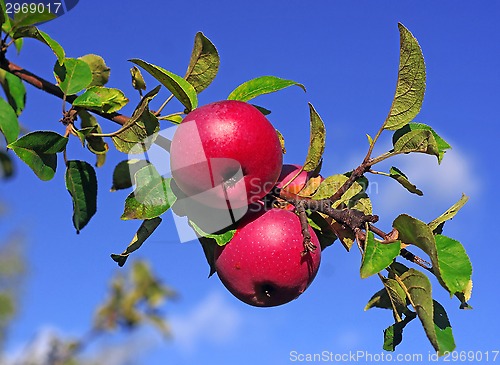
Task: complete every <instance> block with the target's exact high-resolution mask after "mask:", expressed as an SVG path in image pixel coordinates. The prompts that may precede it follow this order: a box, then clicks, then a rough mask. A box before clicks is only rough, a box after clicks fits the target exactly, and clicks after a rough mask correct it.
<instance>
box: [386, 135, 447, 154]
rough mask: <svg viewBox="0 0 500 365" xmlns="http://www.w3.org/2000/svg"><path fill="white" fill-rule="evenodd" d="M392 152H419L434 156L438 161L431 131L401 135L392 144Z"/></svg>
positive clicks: (437, 149)
mask: <svg viewBox="0 0 500 365" xmlns="http://www.w3.org/2000/svg"><path fill="white" fill-rule="evenodd" d="M394 152H398V153H410V152H419V153H426V154H428V155H434V156H436V157H437V158H438V160H439V148H438V145H437V142H436V139H435V138H434V135H433V134H432V132H431V131H427V130H423V129H416V130H413V131H410V132H408V133H405V134H403V135H402V136H401V137H400V138H399V139H398V140H397V141H396V142H395V143H394Z"/></svg>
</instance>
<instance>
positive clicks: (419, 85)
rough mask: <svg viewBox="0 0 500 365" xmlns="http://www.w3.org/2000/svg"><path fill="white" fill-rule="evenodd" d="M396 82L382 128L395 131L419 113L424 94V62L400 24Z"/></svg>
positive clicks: (415, 43)
mask: <svg viewBox="0 0 500 365" xmlns="http://www.w3.org/2000/svg"><path fill="white" fill-rule="evenodd" d="M398 27H399V33H400V55H399V71H398V81H397V85H396V93H395V95H394V100H393V102H392V106H391V110H390V112H389V115H388V116H387V118H386V120H385V122H384V128H385V129H389V130H396V129H399V128H401V127H402V126H404V125H405V124H407V123H409V122H410V121H411V120H413V118H415V116H416V115H417V114H418V113H419V112H420V108H421V107H422V102H423V100H424V94H425V62H424V57H423V55H422V50H421V49H420V46H419V44H418V42H417V40H416V39H415V37H414V36H413V35H412V34H411V33H410V31H409V30H408V29H406V28H405V27H404V26H403V25H402V24H401V23H399V24H398Z"/></svg>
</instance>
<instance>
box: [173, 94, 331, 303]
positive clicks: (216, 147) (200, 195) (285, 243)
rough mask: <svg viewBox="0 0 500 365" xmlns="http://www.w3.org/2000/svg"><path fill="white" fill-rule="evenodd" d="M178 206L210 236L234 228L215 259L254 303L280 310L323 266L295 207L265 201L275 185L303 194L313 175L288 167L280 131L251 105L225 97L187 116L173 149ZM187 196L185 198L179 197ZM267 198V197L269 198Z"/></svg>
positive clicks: (226, 278)
mask: <svg viewBox="0 0 500 365" xmlns="http://www.w3.org/2000/svg"><path fill="white" fill-rule="evenodd" d="M170 156H171V157H170V158H171V160H170V164H171V170H172V177H173V180H174V182H175V186H176V190H178V194H177V193H176V195H178V201H179V200H180V201H181V202H180V203H179V204H178V203H176V205H178V207H177V209H179V206H182V208H181V209H183V210H184V211H183V214H185V215H187V216H188V217H189V218H190V219H192V220H193V221H196V224H197V225H198V226H199V227H200V228H201V229H202V230H203V231H204V232H209V233H217V232H221V231H224V229H226V230H227V229H228V228H229V227H233V228H234V229H235V230H236V231H235V233H234V236H233V237H232V239H231V240H230V241H229V242H227V243H226V244H225V245H222V246H219V245H218V246H216V247H215V250H214V257H213V262H214V265H215V270H216V272H217V274H218V276H219V278H220V280H221V281H222V283H223V284H224V286H225V287H226V288H227V289H228V290H229V291H230V292H231V293H232V294H233V295H234V296H235V297H237V298H238V299H240V300H242V301H243V302H245V303H248V304H250V305H254V306H262V307H264V306H277V305H281V304H284V303H287V302H290V301H291V300H293V299H296V298H297V297H298V296H299V295H301V294H302V293H303V292H304V291H305V290H306V288H307V287H308V286H309V285H310V284H311V282H312V281H313V279H314V277H315V276H316V273H317V271H318V268H319V264H320V260H321V249H320V244H319V241H318V238H317V236H316V234H315V232H314V230H313V229H312V228H311V227H310V226H307V229H308V230H309V234H310V236H311V243H312V244H313V245H314V246H316V247H317V248H318V249H316V250H312V251H304V244H303V242H304V240H303V228H304V227H303V224H301V222H300V219H299V217H298V215H297V214H296V212H295V211H294V207H293V206H285V207H276V206H269V204H265V203H264V202H263V198H265V197H266V195H267V194H269V193H270V192H271V190H272V189H274V188H275V187H278V188H282V189H285V190H287V191H289V192H290V193H293V194H296V193H298V192H299V191H300V190H301V189H302V188H303V187H304V186H305V185H306V183H307V181H308V179H309V177H310V174H309V173H307V172H305V171H302V168H301V166H298V165H283V153H282V148H281V144H280V140H279V138H278V135H277V133H276V130H275V129H274V127H273V126H272V124H271V123H270V122H269V120H268V119H267V118H266V117H265V116H264V115H263V114H262V113H261V112H260V111H259V110H258V109H257V108H256V107H254V106H253V105H251V104H248V103H245V102H241V101H234V100H224V101H220V102H215V103H211V104H207V105H204V106H202V107H199V108H197V109H195V110H193V111H192V112H191V113H189V114H188V115H187V116H186V117H185V118H184V120H183V121H182V123H181V124H180V125H179V127H178V128H177V130H176V132H175V134H174V136H173V138H172V144H171V148H170ZM179 196H182V199H179ZM264 200H265V199H264Z"/></svg>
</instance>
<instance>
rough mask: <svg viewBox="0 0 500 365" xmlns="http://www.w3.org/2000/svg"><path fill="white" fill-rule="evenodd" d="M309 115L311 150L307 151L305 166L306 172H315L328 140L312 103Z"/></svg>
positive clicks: (323, 125)
mask: <svg viewBox="0 0 500 365" xmlns="http://www.w3.org/2000/svg"><path fill="white" fill-rule="evenodd" d="M309 114H310V119H311V127H310V128H311V132H310V137H309V150H308V151H307V157H306V162H304V165H303V169H304V171H307V172H309V171H314V170H315V169H316V167H318V165H319V164H320V162H321V157H322V156H323V152H324V151H325V139H326V130H325V124H324V123H323V121H322V120H321V117H320V116H319V114H318V113H317V112H316V110H315V109H314V107H313V106H312V104H311V103H309Z"/></svg>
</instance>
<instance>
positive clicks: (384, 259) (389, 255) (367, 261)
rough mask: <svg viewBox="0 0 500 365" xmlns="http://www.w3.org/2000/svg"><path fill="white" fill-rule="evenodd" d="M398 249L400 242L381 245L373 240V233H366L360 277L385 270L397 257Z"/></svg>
mask: <svg viewBox="0 0 500 365" xmlns="http://www.w3.org/2000/svg"><path fill="white" fill-rule="evenodd" d="M400 249H401V242H400V241H395V242H392V243H386V244H383V243H381V242H379V241H377V240H376V239H375V236H374V235H373V232H371V231H368V233H367V235H366V241H365V251H364V253H363V261H362V263H361V268H360V274H361V277H362V278H363V279H364V278H367V277H369V276H371V275H373V274H376V273H378V272H380V271H382V270H383V269H385V268H386V267H387V266H389V265H390V264H391V263H392V261H393V260H394V259H395V258H396V257H397V256H398V255H399V251H400Z"/></svg>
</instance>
